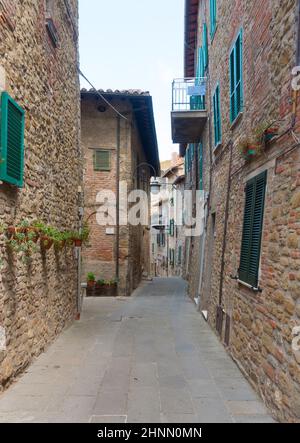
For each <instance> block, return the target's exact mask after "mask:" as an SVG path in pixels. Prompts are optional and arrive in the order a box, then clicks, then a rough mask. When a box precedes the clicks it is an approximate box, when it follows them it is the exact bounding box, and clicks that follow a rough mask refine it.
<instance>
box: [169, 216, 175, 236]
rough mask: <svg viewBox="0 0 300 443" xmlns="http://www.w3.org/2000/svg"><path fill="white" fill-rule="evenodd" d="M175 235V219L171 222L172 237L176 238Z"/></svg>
mask: <svg viewBox="0 0 300 443" xmlns="http://www.w3.org/2000/svg"><path fill="white" fill-rule="evenodd" d="M174 233H175V221H174V219H171V220H170V236H171V237H174Z"/></svg>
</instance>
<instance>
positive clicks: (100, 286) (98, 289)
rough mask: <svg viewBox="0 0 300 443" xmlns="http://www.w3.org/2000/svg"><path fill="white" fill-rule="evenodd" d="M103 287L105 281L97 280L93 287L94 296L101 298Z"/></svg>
mask: <svg viewBox="0 0 300 443" xmlns="http://www.w3.org/2000/svg"><path fill="white" fill-rule="evenodd" d="M104 285H105V281H104V280H103V279H101V280H97V281H96V285H95V296H96V297H101V295H103V288H104Z"/></svg>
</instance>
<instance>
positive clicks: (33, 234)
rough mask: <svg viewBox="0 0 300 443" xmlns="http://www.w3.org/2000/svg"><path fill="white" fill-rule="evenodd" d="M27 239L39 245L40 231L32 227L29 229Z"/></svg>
mask: <svg viewBox="0 0 300 443" xmlns="http://www.w3.org/2000/svg"><path fill="white" fill-rule="evenodd" d="M26 234H27V237H28V239H29V240H31V241H33V243H37V242H38V239H39V238H40V234H39V231H38V229H36V228H34V227H30V228H28V229H27V232H26Z"/></svg>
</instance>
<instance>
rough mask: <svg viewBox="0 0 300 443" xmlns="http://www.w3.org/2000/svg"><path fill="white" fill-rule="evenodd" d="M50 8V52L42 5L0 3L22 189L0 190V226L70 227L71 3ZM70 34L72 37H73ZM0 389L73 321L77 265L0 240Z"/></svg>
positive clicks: (74, 144)
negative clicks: (17, 110)
mask: <svg viewBox="0 0 300 443" xmlns="http://www.w3.org/2000/svg"><path fill="white" fill-rule="evenodd" d="M69 5H70V11H71V16H70V18H69V19H67V18H66V9H65V5H64V2H56V3H55V9H54V12H53V13H54V17H53V18H54V20H55V24H56V27H57V34H58V47H57V48H54V46H53V44H52V43H51V41H50V39H49V36H48V34H47V31H46V28H45V10H44V2H42V1H41V2H37V1H35V0H26V1H19V0H14V1H10V0H5V1H3V0H1V1H0V65H1V67H0V72H1V76H0V77H1V86H2V89H5V90H6V91H7V92H8V93H9V94H10V95H11V96H12V97H13V98H14V99H15V100H16V101H17V102H18V103H19V104H20V106H22V107H23V108H24V109H25V111H26V116H25V117H26V127H25V180H24V181H25V183H24V187H23V188H22V189H16V188H15V187H12V186H9V185H7V184H5V183H4V184H1V185H0V222H2V223H5V224H9V225H15V224H16V223H19V222H21V221H22V220H24V219H27V220H34V219H41V220H43V221H44V222H45V223H49V224H50V225H53V226H55V227H56V228H58V229H61V230H72V229H77V228H78V186H79V185H80V183H81V153H80V146H79V81H78V75H77V70H76V65H77V62H78V50H77V49H78V48H77V38H76V35H74V34H76V33H77V20H78V11H77V1H75V0H73V1H71V2H69ZM75 31H76V33H75ZM0 256H1V263H2V264H1V270H0V326H3V327H4V328H5V332H6V342H7V349H6V351H0V390H1V388H2V387H5V386H6V385H7V384H8V383H9V382H10V381H11V380H12V379H13V377H14V376H15V375H16V374H18V373H19V372H21V371H22V370H23V369H24V368H25V367H26V366H27V365H28V364H29V362H30V361H31V360H32V358H33V357H34V356H37V355H38V354H39V353H40V352H42V351H43V350H44V349H45V347H46V346H47V345H48V343H49V342H51V341H52V340H53V339H54V338H55V337H56V336H57V334H59V332H60V331H61V330H62V329H63V328H64V327H65V326H66V325H67V324H68V323H69V322H70V321H72V319H73V318H74V315H75V311H76V294H77V291H76V281H77V261H76V259H75V257H74V253H73V250H72V249H71V248H70V249H67V250H66V251H62V252H61V253H59V254H55V252H54V250H53V248H52V249H51V250H50V251H48V252H47V253H46V254H42V253H41V251H40V250H39V249H38V251H37V252H36V253H34V255H33V256H32V257H31V260H30V263H28V262H27V263H24V262H23V261H22V257H21V256H16V255H15V254H14V253H12V252H9V250H8V249H7V247H6V241H5V237H4V236H3V235H1V236H0Z"/></svg>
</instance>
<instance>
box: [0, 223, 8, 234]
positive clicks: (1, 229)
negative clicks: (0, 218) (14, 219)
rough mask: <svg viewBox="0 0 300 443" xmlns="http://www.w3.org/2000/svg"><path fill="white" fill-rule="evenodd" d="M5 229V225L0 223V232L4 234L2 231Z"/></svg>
mask: <svg viewBox="0 0 300 443" xmlns="http://www.w3.org/2000/svg"><path fill="white" fill-rule="evenodd" d="M6 230H7V226H6V225H5V224H4V223H2V222H1V223H0V234H4V232H5V231H6Z"/></svg>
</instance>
